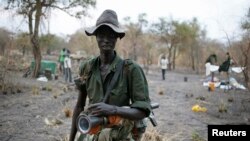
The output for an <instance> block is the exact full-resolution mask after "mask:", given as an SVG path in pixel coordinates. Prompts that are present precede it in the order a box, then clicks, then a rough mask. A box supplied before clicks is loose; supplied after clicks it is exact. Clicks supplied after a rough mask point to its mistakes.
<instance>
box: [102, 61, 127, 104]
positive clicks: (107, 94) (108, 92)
mask: <svg viewBox="0 0 250 141" xmlns="http://www.w3.org/2000/svg"><path fill="white" fill-rule="evenodd" d="M123 64H124V60H122V61H120V62H119V63H118V65H117V69H116V71H115V74H114V76H113V78H112V80H111V82H110V84H109V86H108V88H107V90H106V93H105V96H104V98H103V99H102V102H104V103H106V101H107V100H108V97H109V95H110V92H111V90H112V89H113V87H114V85H115V83H116V81H117V79H118V76H119V74H120V73H121V72H122V68H123Z"/></svg>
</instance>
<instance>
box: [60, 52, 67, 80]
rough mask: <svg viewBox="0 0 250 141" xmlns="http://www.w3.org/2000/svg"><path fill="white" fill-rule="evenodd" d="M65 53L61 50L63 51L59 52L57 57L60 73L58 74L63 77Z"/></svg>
mask: <svg viewBox="0 0 250 141" xmlns="http://www.w3.org/2000/svg"><path fill="white" fill-rule="evenodd" d="M65 51H66V49H65V48H63V49H62V50H61V51H60V54H59V57H58V62H59V71H60V73H61V74H63V75H64V73H65V71H64V58H65Z"/></svg>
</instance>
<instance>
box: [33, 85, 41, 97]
mask: <svg viewBox="0 0 250 141" xmlns="http://www.w3.org/2000/svg"><path fill="white" fill-rule="evenodd" d="M32 95H40V90H39V87H38V86H32Z"/></svg>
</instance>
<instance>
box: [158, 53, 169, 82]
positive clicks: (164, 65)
mask: <svg viewBox="0 0 250 141" xmlns="http://www.w3.org/2000/svg"><path fill="white" fill-rule="evenodd" d="M160 65H161V70H162V80H165V73H166V70H167V68H168V59H167V58H166V57H165V56H162V58H161V60H160Z"/></svg>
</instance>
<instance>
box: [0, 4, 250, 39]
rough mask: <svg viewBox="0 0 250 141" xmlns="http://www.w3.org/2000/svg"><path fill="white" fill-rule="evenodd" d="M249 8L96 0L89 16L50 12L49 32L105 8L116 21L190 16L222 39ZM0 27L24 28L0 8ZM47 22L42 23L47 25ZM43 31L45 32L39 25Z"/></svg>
mask: <svg viewBox="0 0 250 141" xmlns="http://www.w3.org/2000/svg"><path fill="white" fill-rule="evenodd" d="M249 7H250V0H97V5H96V8H95V9H91V10H90V11H89V13H90V15H91V18H85V19H81V20H77V19H74V18H72V17H70V16H68V15H66V14H64V13H62V12H59V11H54V12H53V13H52V17H53V18H51V20H50V32H51V33H56V34H58V35H67V34H72V33H74V32H75V31H76V30H78V29H79V28H82V27H83V28H84V27H86V26H92V25H94V24H95V21H96V19H97V18H98V16H99V15H100V14H101V13H102V12H103V11H104V10H105V9H113V10H115V11H116V12H117V14H118V18H119V21H120V22H123V18H124V17H128V16H129V17H131V18H132V20H137V16H138V15H139V14H140V13H146V14H147V17H146V19H147V20H148V21H149V22H156V21H157V20H158V19H159V17H166V18H168V17H170V16H171V17H172V18H173V19H174V20H180V21H184V20H185V21H186V20H189V21H190V20H191V19H192V18H193V17H196V18H197V19H198V22H199V23H200V24H201V26H202V27H204V28H206V30H207V36H208V37H210V38H213V39H218V40H222V39H223V38H225V37H226V33H227V34H228V35H229V37H231V38H232V37H233V36H237V35H238V34H240V32H239V25H240V23H241V21H242V18H243V17H244V16H245V15H246V13H247V11H248V8H249ZM0 12H1V13H2V14H0V27H1V26H5V27H7V28H8V29H12V30H15V31H18V30H22V31H23V30H25V29H24V28H23V26H22V25H24V26H25V27H27V25H26V24H25V22H22V24H21V26H20V20H17V19H15V18H13V16H10V15H11V14H8V13H6V12H2V10H1V11H0ZM47 24H48V23H44V26H43V27H45V26H47ZM43 32H47V30H45V28H43Z"/></svg>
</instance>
